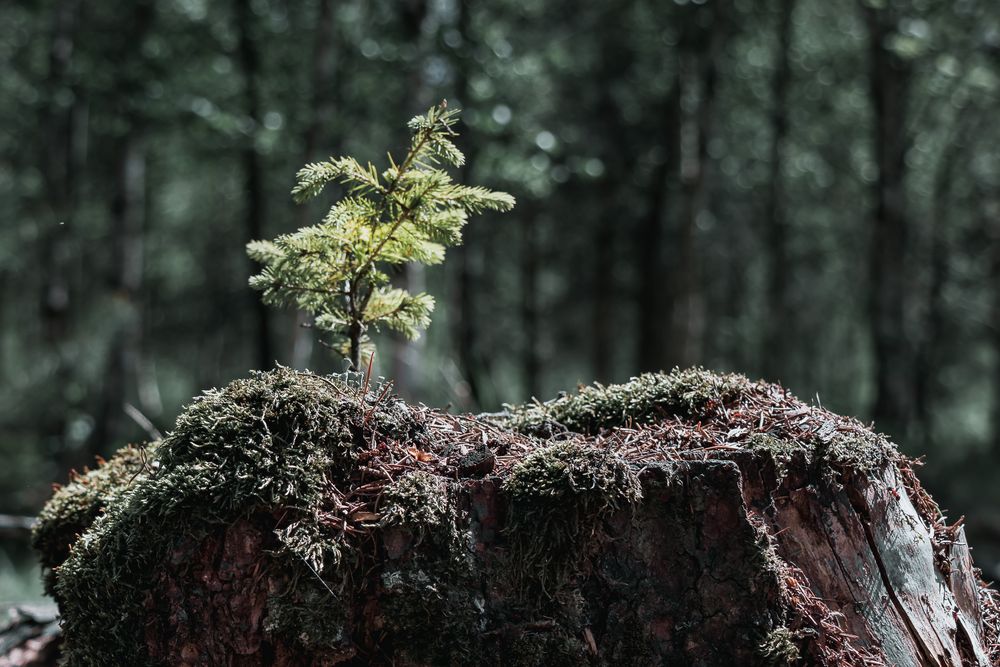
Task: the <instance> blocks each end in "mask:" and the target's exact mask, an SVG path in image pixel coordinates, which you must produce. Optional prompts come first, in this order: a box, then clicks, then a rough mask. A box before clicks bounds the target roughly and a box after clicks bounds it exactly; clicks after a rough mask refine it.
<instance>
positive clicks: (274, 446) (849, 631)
mask: <svg viewBox="0 0 1000 667" xmlns="http://www.w3.org/2000/svg"><path fill="white" fill-rule="evenodd" d="M220 424H221V425H224V426H223V427H221V428H220ZM234 440H236V441H239V442H240V443H241V446H239V447H233V446H232V443H233V442H234ZM338 452H340V453H339V454H338ZM146 457H148V458H149V460H152V461H155V463H153V464H152V465H153V466H155V473H152V474H151V473H150V472H149V470H148V469H147V468H150V464H147V462H146V459H145V458H142V459H140V458H139V457H138V456H136V451H135V450H130V451H126V452H123V453H122V454H121V455H119V457H116V458H115V459H112V460H111V461H109V462H108V463H107V464H105V468H104V469H100V470H98V471H95V472H93V473H89V474H88V476H87V477H86V478H84V479H81V480H79V481H78V482H75V483H74V485H71V486H69V487H66V489H64V490H62V491H60V492H58V493H57V494H56V496H55V497H54V498H53V500H52V501H51V502H50V504H49V505H48V506H47V507H46V509H45V511H44V512H43V519H42V521H41V523H40V525H39V527H38V529H36V532H35V538H36V542H35V543H36V546H39V547H40V548H42V557H43V562H45V564H46V565H47V566H49V567H53V566H59V567H58V568H57V569H56V570H55V571H54V572H53V573H52V576H53V577H54V582H55V591H56V595H57V599H59V601H60V605H61V612H62V628H63V630H64V633H65V643H64V647H63V648H64V651H65V656H66V659H67V660H68V662H69V664H89V662H91V661H94V660H95V659H96V660H97V661H98V662H99V661H100V660H105V661H108V662H112V663H115V664H146V663H154V664H160V663H163V664H226V663H231V662H233V661H234V660H235V661H236V664H240V665H243V666H249V665H279V666H284V665H310V664H350V665H362V664H385V665H389V664H407V665H430V664H481V665H492V664H497V665H499V664H504V665H508V664H514V665H540V664H565V665H571V664H572V665H577V664H592V665H601V664H625V665H631V664H681V665H693V664H698V665H705V666H708V667H711V666H715V665H719V666H720V667H721V666H726V667H728V666H729V665H761V666H764V665H774V664H807V665H817V666H820V667H827V666H829V667H839V666H841V665H893V666H894V667H911V666H912V667H927V666H934V667H945V666H951V665H956V666H957V665H963V666H967V665H981V666H984V667H985V666H986V665H989V664H992V663H991V662H990V660H991V659H996V658H997V657H1000V655H998V648H1000V645H998V643H997V638H998V630H1000V628H997V627H996V624H997V619H998V618H1000V616H998V613H997V612H998V606H997V598H996V593H995V592H994V591H992V590H991V589H989V588H986V587H985V585H984V584H983V583H982V582H981V581H980V580H979V579H978V575H977V572H976V571H975V570H974V568H973V566H972V561H971V558H970V556H969V549H968V546H967V544H966V540H965V537H964V533H963V531H962V528H961V526H960V523H961V522H959V523H956V524H953V525H948V524H947V522H946V521H945V520H944V517H943V516H942V515H941V513H940V511H939V510H938V509H937V506H936V505H935V504H934V502H933V501H932V500H931V498H930V496H928V495H927V493H926V492H925V491H924V490H923V489H922V488H921V486H920V483H919V481H918V480H917V478H916V476H915V474H914V472H913V469H912V464H911V462H910V461H909V460H907V459H906V458H904V457H902V456H900V455H899V454H898V452H896V450H895V448H894V447H893V446H892V445H891V444H889V443H888V441H886V440H885V439H883V438H881V437H880V436H878V435H876V434H874V433H872V432H871V431H869V430H868V429H866V428H865V427H864V426H862V425H861V424H860V423H858V422H857V421H855V420H852V419H848V418H844V417H839V416H837V415H834V414H832V413H829V412H827V411H825V410H823V409H821V408H817V407H811V406H808V405H805V404H803V403H801V402H800V401H798V400H796V399H795V398H793V397H791V396H790V395H789V394H788V393H787V392H786V391H784V390H783V389H782V388H780V387H778V386H775V385H766V384H761V383H751V382H749V381H747V380H746V379H745V378H742V377H740V376H715V375H712V374H710V373H706V372H704V371H698V370H692V371H683V372H680V371H678V372H674V373H672V374H670V375H660V376H647V377H645V378H642V379H638V380H634V381H632V382H631V383H629V384H627V385H616V386H611V387H607V388H604V387H601V386H599V385H597V386H592V387H589V388H586V389H583V390H581V391H580V393H579V394H577V395H572V396H562V397H561V398H558V399H556V400H554V401H550V402H548V403H545V404H539V403H534V404H529V405H526V406H521V407H520V408H514V409H513V410H512V411H511V412H509V413H506V414H501V415H489V416H483V417H479V418H476V417H472V416H454V415H448V414H446V413H442V412H439V411H435V410H432V409H430V408H426V407H423V406H417V405H405V404H403V403H402V402H400V401H398V400H396V399H388V400H387V399H386V397H385V396H384V394H383V393H382V391H381V390H378V389H376V390H375V391H373V392H372V393H370V394H369V395H367V396H365V395H362V394H359V393H358V391H357V389H356V388H354V389H350V388H347V387H342V386H339V385H337V383H336V382H335V381H334V380H332V379H330V378H324V377H317V376H314V375H311V374H307V373H295V372H293V371H289V370H287V369H279V370H277V371H273V372H271V373H269V374H266V375H259V376H256V377H254V378H252V379H248V380H241V381H237V382H235V383H233V384H232V385H231V386H230V387H228V388H226V389H225V390H223V391H222V392H219V393H214V394H208V395H206V396H205V398H204V399H202V401H200V402H198V403H196V404H195V405H194V406H192V407H191V408H189V410H188V412H187V413H186V414H185V415H182V416H181V418H180V419H179V420H178V424H177V427H176V428H175V429H174V431H173V432H172V434H171V436H170V438H168V439H167V440H165V441H163V443H162V444H161V445H159V447H158V448H157V449H155V450H154V451H151V452H148V453H147V454H146ZM317 466H318V467H317ZM316 475H320V477H315V476H316ZM192 476H194V478H192ZM115 479H117V480H119V481H118V482H112V481H110V480H115ZM319 479H324V480H326V481H325V483H322V484H320V483H317V482H318V480H319ZM119 485H124V487H122V486H119ZM123 488H125V489H127V492H125V493H121V490H122V489H123ZM102 507H106V508H107V510H106V511H105V512H104V513H103V516H102V518H101V520H99V521H97V522H96V523H94V524H93V526H90V522H93V521H94V518H95V517H96V516H98V515H99V514H101V511H100V509H99V508H102ZM88 526H90V527H88ZM80 534H83V535H84V538H83V539H79V540H77V542H76V543H75V545H74V546H73V549H72V550H68V549H66V547H65V545H64V542H65V540H66V539H71V540H72V539H75V537H76V536H78V535H80ZM59 536H63V537H62V538H59ZM45 545H48V546H47V547H45ZM67 553H68V554H69V555H68V558H67V556H66V554H67ZM60 554H61V555H60ZM63 558H65V559H66V560H65V561H63V560H62V559H63ZM991 652H992V654H991Z"/></svg>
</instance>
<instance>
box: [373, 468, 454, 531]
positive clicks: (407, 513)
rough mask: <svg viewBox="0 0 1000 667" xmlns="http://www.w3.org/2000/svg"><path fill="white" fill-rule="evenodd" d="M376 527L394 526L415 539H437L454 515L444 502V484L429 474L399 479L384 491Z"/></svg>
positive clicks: (447, 503)
mask: <svg viewBox="0 0 1000 667" xmlns="http://www.w3.org/2000/svg"><path fill="white" fill-rule="evenodd" d="M384 502H385V505H384V507H383V509H382V512H381V514H382V518H381V521H380V524H381V525H382V527H383V528H385V527H389V526H398V527H401V528H406V529H409V530H412V531H414V532H415V533H417V535H418V537H421V538H422V537H425V536H427V535H428V534H433V535H437V534H440V533H441V532H443V531H446V530H447V529H448V527H449V526H454V523H455V516H454V515H455V512H454V509H453V508H452V507H451V504H450V503H449V499H448V486H447V483H446V482H445V481H444V480H443V479H441V478H440V477H438V476H437V475H432V474H431V473H429V472H423V471H420V470H418V471H416V472H411V473H408V474H406V475H403V476H402V477H400V478H399V479H398V480H396V481H395V482H393V483H392V484H391V485H389V487H388V488H387V489H386V490H385V496H384Z"/></svg>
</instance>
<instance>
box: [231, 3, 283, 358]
mask: <svg viewBox="0 0 1000 667" xmlns="http://www.w3.org/2000/svg"><path fill="white" fill-rule="evenodd" d="M250 5H251V0H236V29H237V32H238V37H239V46H238V48H239V59H240V65H241V67H242V72H243V99H244V102H243V104H244V106H243V113H244V114H245V115H246V117H247V119H248V121H249V124H250V130H249V132H248V133H247V134H248V136H247V137H246V139H245V142H244V145H243V149H242V150H241V152H240V163H241V165H242V169H243V202H244V213H243V216H244V223H243V224H244V230H245V233H246V237H245V238H246V240H247V241H253V240H257V239H262V238H264V237H265V234H264V214H265V211H264V207H265V196H264V174H263V171H264V168H263V164H262V163H261V158H260V153H259V152H258V151H257V134H258V132H259V131H260V125H261V119H260V89H259V88H260V86H259V77H260V76H261V74H260V52H259V50H258V46H257V42H256V35H255V33H256V30H257V29H256V26H255V23H256V21H255V19H254V13H253V9H252V7H251V6H250ZM246 294H247V296H248V298H251V299H252V300H253V301H252V304H253V305H252V308H253V316H254V333H253V339H254V343H255V351H254V364H255V365H256V366H257V368H260V369H266V368H271V366H273V365H274V362H275V359H274V344H273V342H272V339H271V324H270V322H271V315H270V307H269V306H267V305H265V304H264V301H263V300H262V299H261V298H259V295H258V294H257V293H256V292H253V291H251V290H250V288H249V287H248V288H247V289H246Z"/></svg>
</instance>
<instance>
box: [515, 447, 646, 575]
mask: <svg viewBox="0 0 1000 667" xmlns="http://www.w3.org/2000/svg"><path fill="white" fill-rule="evenodd" d="M504 490H505V491H506V493H507V494H508V496H509V498H510V502H511V511H510V518H509V527H508V529H507V530H508V534H509V536H510V541H511V553H510V558H511V561H510V562H511V573H512V575H513V576H514V579H515V581H516V582H518V583H520V584H521V585H522V587H523V588H524V589H525V592H530V591H529V590H528V589H532V588H535V587H536V586H537V587H538V588H539V589H540V592H542V593H544V594H546V595H551V594H552V593H553V592H555V591H556V590H557V589H558V588H559V587H561V586H562V585H564V584H565V583H566V582H567V581H568V580H569V579H570V578H571V576H572V574H573V572H574V570H575V568H576V567H577V566H578V563H579V560H580V558H581V557H582V556H583V555H585V554H586V552H587V548H586V547H587V541H588V540H590V539H591V538H592V536H593V534H594V532H595V530H596V528H597V527H598V525H599V522H600V520H601V519H602V518H604V517H606V516H608V515H609V514H611V513H612V512H614V511H616V510H618V509H621V508H623V507H625V506H627V505H630V504H633V503H635V502H637V501H638V500H639V499H640V498H641V495H642V492H641V489H640V486H639V479H638V477H637V476H636V474H635V472H634V471H633V470H632V468H631V466H630V465H629V464H628V463H627V462H626V461H624V460H623V459H622V458H621V457H619V456H617V455H615V454H613V453H611V452H608V451H607V450H603V449H598V448H595V447H592V446H589V445H586V444H580V443H577V442H572V441H568V442H562V443H558V444H555V445H551V446H549V447H545V448H543V449H540V450H537V451H535V452H533V453H531V454H529V455H528V456H527V457H525V459H524V460H523V461H521V462H520V463H519V464H518V465H517V466H515V467H514V469H513V470H512V471H511V475H510V477H509V478H508V480H507V481H506V483H505V485H504Z"/></svg>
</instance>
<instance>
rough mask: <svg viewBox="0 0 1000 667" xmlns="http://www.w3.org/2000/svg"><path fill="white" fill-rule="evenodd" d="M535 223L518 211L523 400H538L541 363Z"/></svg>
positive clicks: (528, 216)
mask: <svg viewBox="0 0 1000 667" xmlns="http://www.w3.org/2000/svg"><path fill="white" fill-rule="evenodd" d="M537 227H538V219H537V217H536V216H534V215H532V214H531V213H530V212H528V211H524V210H522V211H521V326H522V328H523V330H524V351H523V353H522V357H521V358H522V375H523V377H524V393H525V395H526V396H532V397H534V396H538V392H539V376H540V374H541V359H540V358H539V349H538V335H539V316H538V315H539V313H538V300H539V295H538V239H537V234H538V231H537Z"/></svg>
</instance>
